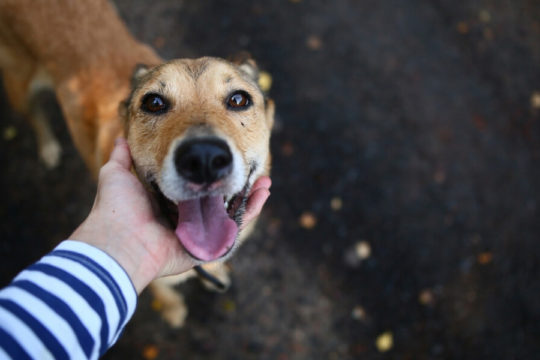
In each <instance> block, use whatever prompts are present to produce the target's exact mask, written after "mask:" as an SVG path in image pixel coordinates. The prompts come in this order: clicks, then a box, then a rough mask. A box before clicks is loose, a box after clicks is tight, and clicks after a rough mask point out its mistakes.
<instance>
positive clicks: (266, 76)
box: [258, 71, 272, 92]
mask: <svg viewBox="0 0 540 360" xmlns="http://www.w3.org/2000/svg"><path fill="white" fill-rule="evenodd" d="M258 82H259V86H260V88H261V90H262V91H264V92H268V91H270V88H271V87H272V75H270V73H268V72H266V71H261V72H260V73H259V81H258Z"/></svg>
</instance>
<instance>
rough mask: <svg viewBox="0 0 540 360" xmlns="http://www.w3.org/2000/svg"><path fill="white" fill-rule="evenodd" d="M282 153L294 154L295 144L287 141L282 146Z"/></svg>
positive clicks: (286, 154)
mask: <svg viewBox="0 0 540 360" xmlns="http://www.w3.org/2000/svg"><path fill="white" fill-rule="evenodd" d="M281 153H282V154H283V155H285V156H291V155H292V154H294V146H293V144H292V143H291V142H289V141H287V142H286V143H284V144H283V145H282V146H281Z"/></svg>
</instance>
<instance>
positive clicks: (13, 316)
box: [0, 240, 137, 359]
mask: <svg viewBox="0 0 540 360" xmlns="http://www.w3.org/2000/svg"><path fill="white" fill-rule="evenodd" d="M136 305H137V293H136V291H135V289H134V288H133V285H132V283H131V280H130V279H129V277H128V275H127V274H126V272H125V271H124V269H122V267H121V266H120V265H119V264H118V263H117V262H116V261H115V260H114V259H113V258H111V257H110V256H109V255H107V254H106V253H105V252H103V251H101V250H99V249H97V248H95V247H93V246H91V245H88V244H85V243H82V242H78V241H70V240H66V241H64V242H62V243H61V244H60V245H58V246H57V247H56V248H55V249H54V250H53V251H52V252H51V253H49V254H47V255H46V256H45V257H43V258H42V259H41V260H40V261H38V262H37V263H35V264H34V265H32V266H30V267H28V268H27V269H25V270H24V271H22V272H21V273H20V274H19V275H18V276H17V277H16V278H15V279H14V280H13V282H12V283H11V284H9V285H8V286H7V287H6V288H4V289H2V290H0V359H97V358H98V357H100V356H101V355H103V353H105V351H107V349H108V348H110V347H111V346H112V345H113V344H114V343H115V342H116V340H117V338H118V336H119V335H120V333H121V332H122V330H123V328H124V326H125V325H126V323H127V321H128V320H129V319H130V318H131V316H132V315H133V312H134V311H135V307H136Z"/></svg>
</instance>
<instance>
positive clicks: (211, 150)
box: [175, 139, 232, 185]
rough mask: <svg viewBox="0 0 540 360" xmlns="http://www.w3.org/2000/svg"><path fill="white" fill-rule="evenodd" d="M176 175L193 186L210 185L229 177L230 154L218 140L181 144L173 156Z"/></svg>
mask: <svg viewBox="0 0 540 360" xmlns="http://www.w3.org/2000/svg"><path fill="white" fill-rule="evenodd" d="M175 165H176V170H177V171H178V173H179V174H180V175H181V176H182V177H184V178H185V179H186V180H188V181H190V182H192V183H195V184H200V185H202V184H212V183H214V182H216V181H217V180H220V179H222V178H224V177H225V176H227V175H229V173H230V172H231V170H232V154H231V151H230V149H229V146H228V145H227V144H226V143H225V142H224V141H222V140H219V139H198V140H191V141H187V142H185V143H183V144H182V145H180V146H179V147H178V149H177V150H176V154H175Z"/></svg>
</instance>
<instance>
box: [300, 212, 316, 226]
mask: <svg viewBox="0 0 540 360" xmlns="http://www.w3.org/2000/svg"><path fill="white" fill-rule="evenodd" d="M299 222H300V226H302V227H303V228H304V229H307V230H311V229H313V228H314V227H315V226H316V225H317V218H316V217H315V215H314V214H313V213H312V212H309V211H306V212H304V213H303V214H302V215H300V220H299Z"/></svg>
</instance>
